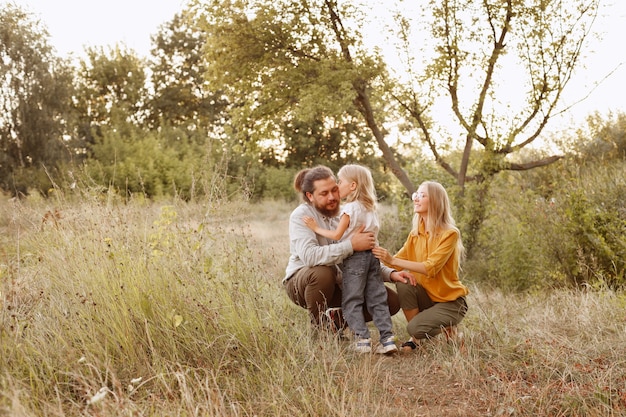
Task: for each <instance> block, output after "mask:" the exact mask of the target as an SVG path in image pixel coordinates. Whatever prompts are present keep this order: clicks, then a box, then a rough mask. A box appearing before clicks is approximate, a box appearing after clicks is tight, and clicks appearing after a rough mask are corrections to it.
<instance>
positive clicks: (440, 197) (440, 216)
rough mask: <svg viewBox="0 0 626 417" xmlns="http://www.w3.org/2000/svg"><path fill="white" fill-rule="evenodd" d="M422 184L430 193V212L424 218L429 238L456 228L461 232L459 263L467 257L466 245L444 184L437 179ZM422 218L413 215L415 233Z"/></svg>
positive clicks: (458, 246) (430, 239)
mask: <svg viewBox="0 0 626 417" xmlns="http://www.w3.org/2000/svg"><path fill="white" fill-rule="evenodd" d="M421 186H425V187H426V193H427V195H428V213H427V214H426V216H427V218H426V219H424V220H425V223H426V231H427V232H428V236H429V237H428V239H429V241H432V240H433V239H434V238H435V236H437V235H438V234H440V233H442V232H444V231H446V230H455V231H456V232H457V233H458V234H459V239H458V240H457V251H456V252H457V256H458V261H459V265H460V263H461V261H462V260H463V259H464V257H465V247H464V246H463V241H462V240H461V231H460V230H459V229H458V227H456V222H455V221H454V218H453V217H452V209H451V204H450V198H449V197H448V193H447V192H446V189H445V188H443V185H441V184H439V183H438V182H435V181H425V182H423V183H422V184H421V185H420V187H421ZM421 219H422V216H421V215H420V214H417V213H416V214H415V216H413V230H414V232H415V233H417V232H418V230H419V224H420V221H421Z"/></svg>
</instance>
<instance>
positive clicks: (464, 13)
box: [197, 0, 598, 249]
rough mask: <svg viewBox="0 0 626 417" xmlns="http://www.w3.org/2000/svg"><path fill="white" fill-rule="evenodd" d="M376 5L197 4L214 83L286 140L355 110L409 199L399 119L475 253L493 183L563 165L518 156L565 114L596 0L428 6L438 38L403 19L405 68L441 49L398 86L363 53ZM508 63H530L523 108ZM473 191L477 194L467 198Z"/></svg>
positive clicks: (291, 1) (245, 113) (523, 77)
mask: <svg viewBox="0 0 626 417" xmlns="http://www.w3.org/2000/svg"><path fill="white" fill-rule="evenodd" d="M369 4H370V3H368V5H366V6H367V7H370V8H369V9H366V10H365V11H363V10H361V11H359V10H357V9H356V8H355V7H353V5H348V6H346V7H343V8H340V7H339V4H338V2H337V1H336V0H324V1H323V2H313V3H311V2H309V1H304V0H280V1H274V2H267V1H263V0H257V1H248V2H240V1H207V2H198V4H197V6H199V7H203V8H204V10H205V11H206V16H207V17H206V19H207V20H206V27H207V34H208V35H207V36H208V41H207V44H208V48H207V55H208V56H209V57H210V62H211V63H212V65H211V68H210V71H209V73H210V76H211V77H212V80H213V81H214V82H218V83H220V85H222V86H223V88H224V89H225V90H226V91H227V92H228V94H229V95H230V96H232V97H235V96H236V97H238V100H237V104H238V107H237V110H236V112H237V113H238V114H239V118H236V119H235V121H236V122H241V124H240V125H242V126H243V125H244V124H245V122H248V124H247V125H248V128H247V130H248V131H252V130H254V131H255V132H257V133H258V132H262V135H263V136H265V137H273V136H272V133H271V131H273V132H274V133H275V132H278V130H273V129H274V128H275V126H276V123H277V121H281V120H284V119H285V118H288V117H290V116H292V115H294V114H297V115H299V116H304V117H306V116H310V115H317V114H324V115H326V117H335V116H337V115H338V114H342V113H354V112H355V111H357V112H358V113H359V114H360V115H361V117H362V119H363V121H364V122H365V124H366V126H367V128H368V129H369V130H370V132H371V134H372V136H373V138H374V139H375V141H376V143H377V144H378V147H379V149H380V151H381V152H382V155H383V158H384V160H385V162H386V164H387V165H388V166H389V168H390V169H391V171H392V172H393V173H394V174H395V175H396V176H397V177H398V179H399V181H400V182H401V184H402V185H403V186H404V187H405V188H406V190H407V191H408V192H412V191H413V190H414V189H415V185H414V184H413V183H412V181H411V180H410V179H409V178H408V176H407V174H406V171H405V168H404V167H403V166H401V164H400V163H399V162H398V158H397V154H396V152H395V151H394V150H393V149H392V148H391V146H390V145H389V143H388V142H387V137H386V134H387V132H386V129H385V126H386V125H388V124H389V123H388V120H387V117H389V115H394V116H397V115H401V116H402V117H403V120H405V121H406V123H407V125H406V126H408V127H409V130H408V132H407V133H405V134H406V136H408V137H413V138H415V140H417V139H418V138H419V139H421V140H422V141H423V143H425V144H426V145H427V146H428V148H429V149H430V151H431V153H432V155H433V157H434V159H435V160H436V162H437V163H438V164H439V165H440V166H441V167H442V168H443V169H444V170H445V171H446V172H447V173H449V174H450V175H452V176H453V177H454V178H455V181H456V184H457V185H458V189H459V197H460V198H459V200H458V204H457V206H458V207H459V209H460V211H461V216H462V217H463V220H464V224H465V225H466V227H465V228H464V229H465V230H464V232H465V236H464V239H465V242H466V245H467V246H468V248H469V249H471V247H472V246H473V244H474V241H475V237H476V234H477V233H478V230H479V228H480V225H481V223H482V220H483V219H484V216H485V215H486V211H487V206H486V200H487V192H488V190H489V184H490V181H491V180H492V178H493V177H494V176H495V175H496V174H497V173H498V172H501V171H504V170H517V171H522V170H528V169H532V168H536V167H540V166H545V165H547V164H550V163H553V162H555V161H557V160H558V159H559V158H560V156H559V155H550V156H546V157H542V158H540V159H536V160H529V161H522V160H515V156H516V155H517V153H518V152H519V151H520V150H521V149H523V148H524V147H526V146H528V145H530V144H531V143H533V142H534V141H536V140H537V139H538V138H540V137H541V134H542V131H543V130H544V128H545V127H546V125H547V124H548V122H549V120H550V118H551V117H552V116H554V114H555V113H556V112H557V110H556V109H557V105H558V104H559V99H560V97H561V93H562V92H563V90H564V89H565V87H566V86H567V84H568V81H569V80H570V78H571V76H572V73H573V71H574V69H575V68H576V66H577V65H578V63H579V60H580V57H581V51H582V47H583V45H584V42H585V39H586V38H587V37H588V35H589V34H590V26H591V24H592V23H593V19H594V17H595V13H596V10H597V6H598V0H572V1H569V2H567V3H564V2H562V1H554V2H537V3H535V2H522V1H519V0H504V1H500V0H498V1H481V2H478V1H474V0H463V1H458V0H455V1H453V0H443V1H438V2H435V1H429V2H420V4H419V5H418V7H419V8H420V9H423V10H426V11H428V13H427V14H425V15H424V19H425V25H419V27H427V28H429V30H428V32H427V33H426V34H423V36H422V37H419V38H417V40H413V39H412V38H411V36H412V34H413V33H412V32H411V28H412V23H413V22H411V21H410V20H409V18H408V17H407V16H403V15H399V17H398V18H397V20H396V22H397V26H396V32H397V33H398V35H399V43H400V45H401V46H403V47H404V50H405V51H407V52H408V55H407V58H406V59H407V62H409V63H410V64H415V62H418V61H416V60H415V55H413V54H414V53H415V52H420V47H421V46H422V45H429V46H430V47H431V49H430V51H429V52H428V53H426V52H424V51H422V53H423V54H425V55H422V56H429V57H430V56H432V59H429V60H423V61H426V62H429V64H428V65H426V66H424V67H423V68H421V72H420V68H419V67H415V66H413V65H409V66H408V69H407V72H406V74H403V77H402V78H396V79H393V78H392V77H391V76H389V75H388V73H387V71H385V68H384V66H383V65H382V57H381V56H378V55H376V54H375V53H373V52H370V51H368V50H367V48H365V47H364V46H363V32H362V29H359V28H360V26H359V23H358V22H359V20H360V19H363V17H367V14H368V11H369V10H372V8H371V6H369ZM370 17H371V16H370ZM418 23H421V22H418ZM511 68H517V69H519V68H521V69H522V73H517V74H515V81H516V86H517V87H518V89H516V91H515V94H516V95H517V96H519V97H523V99H521V100H519V101H517V102H513V103H511V102H507V100H505V98H506V97H508V96H509V94H510V93H509V92H507V91H505V90H503V89H501V88H500V87H501V84H502V83H505V82H506V81H507V77H510V76H511V74H512V73H511ZM442 99H446V100H447V101H448V102H449V103H450V111H451V113H452V114H453V119H454V122H455V123H454V125H455V126H456V130H457V131H458V132H459V133H456V134H455V133H454V132H452V133H450V132H445V131H442V130H441V129H440V128H441V126H442V124H443V123H442V122H440V121H439V120H438V117H439V116H440V115H441V114H442V112H440V111H439V110H438V109H440V108H441V107H440V106H438V104H440V103H441V101H442ZM250 120H253V121H254V122H253V123H252V122H250ZM446 122H447V121H446ZM249 135H254V133H249ZM449 137H456V138H458V139H461V142H462V146H461V148H460V151H461V158H459V162H458V163H455V160H454V153H450V152H449V149H450V148H451V147H452V146H454V143H451V142H450V140H449V139H448V138H449ZM415 146H419V143H417V142H416V143H415ZM476 147H479V149H476ZM451 157H452V158H451ZM468 184H471V185H472V192H471V193H465V189H466V187H467V186H468Z"/></svg>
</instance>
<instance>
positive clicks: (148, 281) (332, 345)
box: [0, 199, 626, 416]
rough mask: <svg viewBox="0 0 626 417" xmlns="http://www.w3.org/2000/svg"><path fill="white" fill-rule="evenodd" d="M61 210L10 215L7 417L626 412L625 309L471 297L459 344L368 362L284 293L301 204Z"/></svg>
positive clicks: (574, 298) (95, 205)
mask: <svg viewBox="0 0 626 417" xmlns="http://www.w3.org/2000/svg"><path fill="white" fill-rule="evenodd" d="M53 203H54V206H50V205H51V204H52V203H51V202H50V201H37V200H34V199H33V200H26V201H21V202H20V201H9V200H8V199H4V200H2V205H1V207H0V211H1V213H0V214H1V215H2V217H1V218H0V228H1V230H2V232H3V233H2V234H1V237H0V239H1V240H0V244H1V246H0V247H1V249H0V279H1V281H0V292H1V294H0V303H1V306H0V415H15V416H31V415H33V416H34V415H51V416H70V415H71V416H73V415H107V416H116V415H119V416H122V415H124V416H126V415H142V416H157V415H158V416H160V415H168V416H172V415H174V416H175V415H180V416H206V415H213V416H227V415H228V416H253V415H257V416H274V415H308V416H353V415H380V416H414V415H447V416H450V415H452V416H454V415H458V416H461V415H463V416H468V415H472V416H478V415H485V416H487V415H493V416H495V415H528V416H531V415H532V416H541V415H551V416H558V415H563V416H565V415H567V416H583V415H590V416H595V415H597V416H606V415H616V416H617V415H622V414H623V413H625V412H626V366H624V365H625V364H624V359H623V358H624V357H626V352H625V350H626V343H625V342H626V340H625V339H626V337H625V334H626V313H625V311H626V308H625V307H626V297H625V296H624V294H621V293H614V292H593V291H557V292H550V293H541V294H525V295H511V294H501V293H500V292H498V291H495V290H487V289H483V288H479V287H476V286H475V285H473V284H472V283H471V281H470V282H468V284H469V285H470V287H471V290H472V293H471V295H470V297H469V303H470V312H469V314H468V316H467V318H466V319H465V321H464V322H463V324H462V326H461V330H462V332H463V334H464V343H463V345H460V344H456V343H452V344H447V343H445V342H444V341H443V340H439V339H437V340H434V341H433V342H432V343H430V344H429V345H428V346H426V347H425V348H424V349H423V350H421V351H420V352H416V353H414V354H411V355H396V356H395V357H376V356H370V355H367V356H358V355H356V354H353V353H351V352H349V351H348V350H347V349H346V348H347V344H346V343H345V342H338V341H336V340H334V339H333V338H330V337H327V336H326V335H316V334H314V333H313V332H311V330H310V329H309V326H308V318H307V315H306V313H305V311H304V310H303V309H301V308H299V307H296V306H294V305H293V304H291V302H290V301H289V300H288V299H287V297H286V296H285V294H284V292H283V289H282V286H281V282H280V281H281V278H282V276H283V272H284V267H285V264H286V260H287V256H288V254H287V251H288V238H287V218H288V213H289V211H290V210H291V208H292V205H290V204H285V203H269V202H268V203H264V204H262V205H253V204H250V203H247V202H240V203H229V204H217V205H215V204H214V205H209V204H200V203H193V204H187V203H181V202H171V203H160V204H157V203H151V204H148V203H146V202H135V203H133V202H131V203H129V204H112V203H111V202H110V201H101V202H98V200H93V201H80V202H72V203H69V202H64V201H63V200H58V201H56V202H53ZM54 208H58V209H59V212H60V214H61V217H60V218H59V219H58V221H57V222H56V223H53V222H49V221H46V222H43V217H44V215H45V213H46V212H47V211H49V210H53V209H54ZM404 325H405V322H404V319H403V318H402V316H401V315H397V316H395V317H394V326H395V327H396V333H397V334H398V335H399V336H400V338H401V339H403V338H405V337H407V335H406V332H405V330H404Z"/></svg>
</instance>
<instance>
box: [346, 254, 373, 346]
mask: <svg viewBox="0 0 626 417" xmlns="http://www.w3.org/2000/svg"><path fill="white" fill-rule="evenodd" d="M362 255H363V252H355V253H354V254H353V255H352V256H350V257H349V258H347V259H345V260H344V261H343V265H342V268H341V269H342V271H343V288H342V291H341V294H342V299H341V307H342V309H343V318H344V319H345V320H346V322H347V323H348V327H349V328H350V330H352V331H353V332H354V334H355V336H356V338H357V339H369V338H370V331H369V329H368V327H367V324H366V323H365V317H364V316H363V305H364V303H365V297H364V293H365V279H364V277H363V275H364V273H365V272H367V269H366V267H365V266H364V265H363V260H364V259H365V258H364V257H363V256H362Z"/></svg>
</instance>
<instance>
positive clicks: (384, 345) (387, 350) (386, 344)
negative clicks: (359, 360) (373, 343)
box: [376, 336, 398, 355]
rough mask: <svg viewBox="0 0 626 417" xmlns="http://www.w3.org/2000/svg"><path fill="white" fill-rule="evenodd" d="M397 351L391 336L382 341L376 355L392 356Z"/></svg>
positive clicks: (394, 339) (394, 340) (393, 338)
mask: <svg viewBox="0 0 626 417" xmlns="http://www.w3.org/2000/svg"><path fill="white" fill-rule="evenodd" d="M397 351H398V346H396V338H395V337H393V336H390V337H388V338H386V339H385V340H383V341H382V342H381V343H380V345H378V347H377V348H376V353H378V354H381V355H392V354H394V353H396V352H397Z"/></svg>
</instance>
